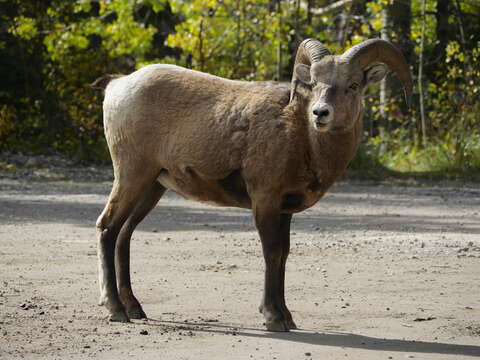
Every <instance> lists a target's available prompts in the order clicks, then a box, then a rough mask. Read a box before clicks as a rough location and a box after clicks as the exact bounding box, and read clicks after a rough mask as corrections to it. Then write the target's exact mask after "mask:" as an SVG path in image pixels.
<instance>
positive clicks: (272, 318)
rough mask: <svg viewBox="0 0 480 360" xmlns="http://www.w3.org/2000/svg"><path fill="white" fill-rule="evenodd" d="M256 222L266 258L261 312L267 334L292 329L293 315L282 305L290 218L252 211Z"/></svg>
mask: <svg viewBox="0 0 480 360" xmlns="http://www.w3.org/2000/svg"><path fill="white" fill-rule="evenodd" d="M254 212H255V214H254V216H255V223H256V226H257V229H258V232H259V234H260V238H261V241H262V249H263V256H264V258H265V283H264V292H263V299H262V303H261V305H260V312H261V313H262V314H263V316H264V317H265V325H266V327H267V330H269V331H288V330H290V329H295V328H296V326H295V323H294V322H293V320H292V315H291V314H290V311H288V309H287V307H286V305H285V298H284V276H285V262H286V259H287V256H288V250H289V244H290V221H291V215H288V214H278V213H272V212H269V211H262V209H258V208H256V209H255V210H254Z"/></svg>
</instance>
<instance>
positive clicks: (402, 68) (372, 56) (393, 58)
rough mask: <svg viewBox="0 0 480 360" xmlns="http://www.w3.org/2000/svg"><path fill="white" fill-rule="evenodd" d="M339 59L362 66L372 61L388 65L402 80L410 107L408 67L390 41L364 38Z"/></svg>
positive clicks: (410, 81) (410, 84) (410, 88)
mask: <svg viewBox="0 0 480 360" xmlns="http://www.w3.org/2000/svg"><path fill="white" fill-rule="evenodd" d="M341 59H342V60H345V61H348V62H354V61H358V63H359V64H360V66H361V67H362V68H365V67H366V66H368V65H369V64H371V63H372V62H382V63H385V64H386V65H388V66H389V67H390V68H391V69H392V70H393V71H395V73H396V74H397V77H398V78H399V80H400V81H401V82H402V84H403V88H404V91H405V101H406V103H407V106H408V107H410V102H411V97H412V89H413V80H412V77H411V75H410V69H409V68H408V64H407V61H406V60H405V57H404V56H403V54H402V53H401V51H400V50H399V49H398V48H397V47H396V46H394V45H393V44H392V43H390V42H388V41H386V40H382V39H370V40H366V41H364V42H362V43H360V44H358V45H355V46H354V47H352V48H350V49H349V50H348V51H346V52H345V53H344V54H343V55H342V56H341Z"/></svg>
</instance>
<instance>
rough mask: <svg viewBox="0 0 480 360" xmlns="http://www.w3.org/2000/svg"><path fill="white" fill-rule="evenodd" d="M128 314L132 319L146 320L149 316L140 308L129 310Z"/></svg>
mask: <svg viewBox="0 0 480 360" xmlns="http://www.w3.org/2000/svg"><path fill="white" fill-rule="evenodd" d="M127 314H128V317H129V318H130V319H146V318H147V314H145V312H144V311H143V309H142V308H141V307H140V306H139V307H136V308H133V309H130V310H128V311H127Z"/></svg>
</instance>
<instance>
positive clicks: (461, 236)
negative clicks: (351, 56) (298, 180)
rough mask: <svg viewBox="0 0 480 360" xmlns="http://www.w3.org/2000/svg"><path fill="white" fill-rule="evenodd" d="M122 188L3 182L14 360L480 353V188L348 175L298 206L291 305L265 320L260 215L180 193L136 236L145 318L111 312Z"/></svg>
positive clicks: (4, 343)
mask: <svg viewBox="0 0 480 360" xmlns="http://www.w3.org/2000/svg"><path fill="white" fill-rule="evenodd" d="M109 189H110V184H109V183H107V182H100V183H76V182H65V181H64V182H60V181H57V182H45V181H41V182H30V183H25V182H21V181H19V180H15V179H6V178H4V179H3V180H0V358H1V359H13V358H26V359H69V358H73V359H83V358H95V359H123V358H127V357H129V356H134V357H136V358H139V359H198V360H201V359H209V360H212V359H213V360H215V359H328V360H332V359H360V360H363V359H365V360H375V359H435V360H440V359H471V358H473V357H480V236H479V235H480V215H479V212H480V189H479V187H478V186H474V185H471V186H467V187H462V188H456V187H438V186H433V185H432V186H427V187H425V186H423V187H392V186H386V185H382V186H372V185H367V184H365V183H341V184H339V185H337V186H336V187H335V188H334V189H333V190H332V191H331V192H330V193H329V194H328V195H327V196H326V197H325V198H324V199H323V200H322V201H321V202H320V203H318V204H317V205H316V206H315V207H314V208H312V209H310V210H308V211H306V212H304V213H303V214H299V215H297V216H296V217H295V220H294V224H293V230H292V231H293V235H292V252H291V255H290V258H289V262H288V265H287V284H286V285H287V289H286V293H287V302H288V304H289V307H290V309H291V310H292V313H293V315H294V319H295V321H296V322H297V325H298V326H299V327H300V328H301V330H298V331H292V332H290V333H269V332H266V331H264V328H263V325H262V323H263V319H262V316H261V315H260V314H259V313H258V311H257V307H258V305H259V302H260V298H261V289H262V279H263V258H262V255H261V251H260V243H259V240H258V237H257V234H256V232H255V229H254V227H253V224H252V220H251V217H250V213H249V212H248V211H243V210H238V209H226V208H214V207H209V206H206V205H202V204H198V203H194V202H190V201H186V200H184V199H182V198H180V197H178V196H176V195H175V194H171V193H170V194H167V195H166V196H165V197H164V198H163V199H162V200H161V201H160V204H159V206H157V208H156V209H155V210H154V211H153V212H152V213H151V214H150V215H149V217H148V218H147V219H146V220H145V221H144V222H143V223H142V224H141V225H140V227H139V228H138V230H137V232H136V233H135V234H134V240H133V242H132V270H133V274H132V276H133V281H134V290H135V291H136V294H137V297H138V298H139V299H140V301H141V302H142V303H143V306H144V309H145V311H146V312H147V315H148V316H149V317H150V318H149V319H148V320H145V321H134V322H132V323H130V324H119V323H109V322H108V321H107V320H106V317H107V313H106V310H105V309H104V308H101V307H98V306H97V305H96V302H97V298H98V289H97V287H98V285H97V258H96V249H95V248H96V245H95V230H94V223H95V220H96V217H97V216H98V214H99V213H100V211H101V209H102V208H103V205H104V204H105V201H106V197H107V194H108V192H109Z"/></svg>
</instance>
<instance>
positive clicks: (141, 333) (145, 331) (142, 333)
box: [140, 329, 148, 335]
mask: <svg viewBox="0 0 480 360" xmlns="http://www.w3.org/2000/svg"><path fill="white" fill-rule="evenodd" d="M140 335H148V331H147V330H145V329H143V330H140Z"/></svg>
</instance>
